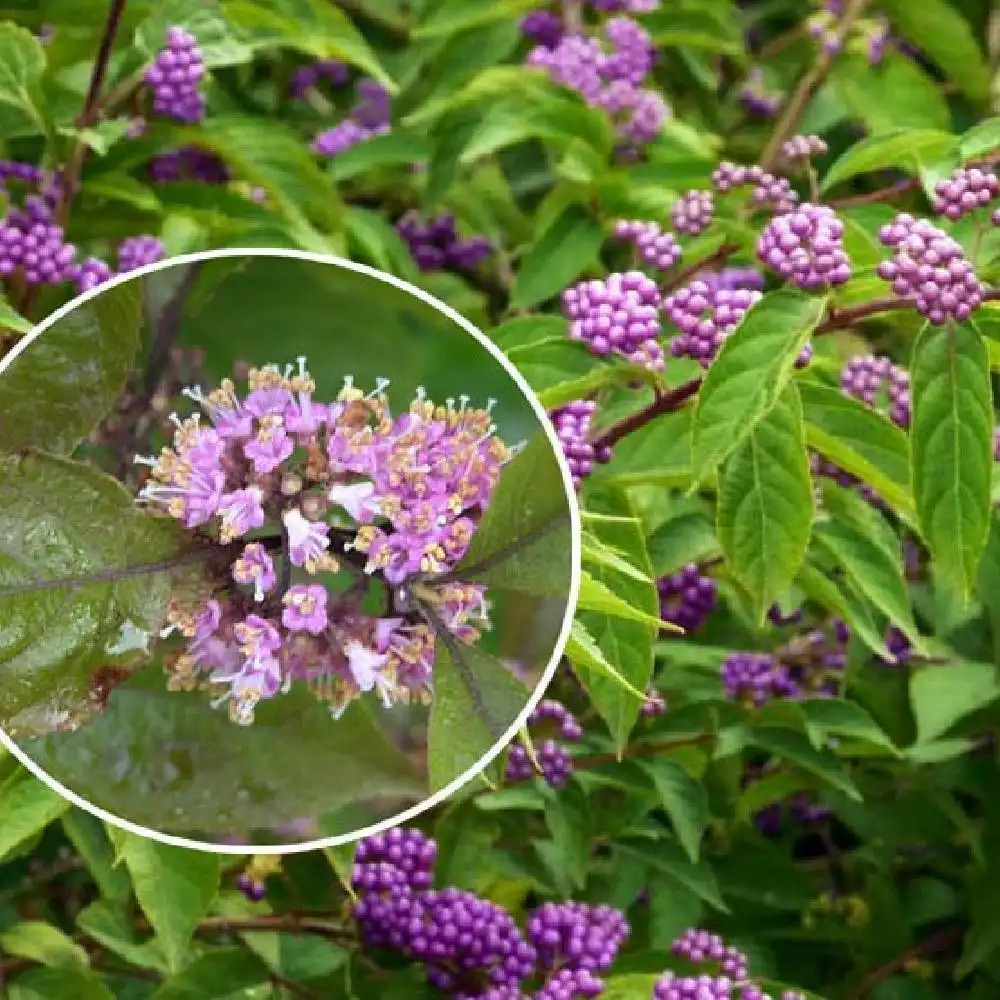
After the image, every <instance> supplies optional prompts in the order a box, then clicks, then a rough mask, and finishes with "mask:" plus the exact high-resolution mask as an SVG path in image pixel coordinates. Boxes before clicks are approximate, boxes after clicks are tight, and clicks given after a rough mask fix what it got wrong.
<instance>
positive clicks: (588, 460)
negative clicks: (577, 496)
mask: <svg viewBox="0 0 1000 1000" xmlns="http://www.w3.org/2000/svg"><path fill="white" fill-rule="evenodd" d="M596 411H597V403H595V402H594V401H593V400H592V399H579V400H576V401H575V402H572V403H567V404H566V405H565V406H561V407H559V408H558V409H556V410H553V411H552V412H551V413H550V414H549V419H550V420H551V421H552V426H553V427H554V428H555V431H556V436H557V437H558V438H559V444H560V446H561V447H562V451H563V454H564V455H565V456H566V462H567V464H568V465H569V471H570V473H571V475H572V476H573V485H574V486H576V488H577V489H579V488H580V484H581V483H582V482H583V480H584V479H586V478H587V476H589V475H590V473H591V472H592V471H593V469H594V463H595V462H602V463H603V462H610V461H611V448H610V447H608V446H607V445H603V446H601V447H600V448H596V447H594V445H593V444H591V442H590V441H589V440H588V438H589V436H590V421H591V420H592V418H593V416H594V413H595V412H596Z"/></svg>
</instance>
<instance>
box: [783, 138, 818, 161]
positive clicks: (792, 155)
mask: <svg viewBox="0 0 1000 1000" xmlns="http://www.w3.org/2000/svg"><path fill="white" fill-rule="evenodd" d="M826 152H827V145H826V143H825V142H824V141H823V140H822V139H821V138H820V137H819V136H818V135H793V136H792V137H791V138H790V139H786V140H785V141H784V142H783V143H782V144H781V156H782V158H783V159H784V160H786V161H787V162H789V163H796V162H802V163H807V162H808V161H809V160H811V159H812V158H813V157H814V156H824V155H825V154H826Z"/></svg>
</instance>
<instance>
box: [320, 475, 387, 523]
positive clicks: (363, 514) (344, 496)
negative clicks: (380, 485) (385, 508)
mask: <svg viewBox="0 0 1000 1000" xmlns="http://www.w3.org/2000/svg"><path fill="white" fill-rule="evenodd" d="M327 496H328V497H329V499H330V502H331V503H333V504H336V505H337V506H338V507H343V508H344V510H346V511H347V513H348V514H350V515H351V517H353V518H354V520H355V521H362V522H369V523H370V522H371V520H372V519H373V518H374V517H375V516H376V515H377V514H380V513H381V510H380V508H379V503H378V500H377V499H376V498H375V484H374V483H371V482H360V483H347V484H343V485H338V486H333V487H331V489H330V492H329V493H328V494H327Z"/></svg>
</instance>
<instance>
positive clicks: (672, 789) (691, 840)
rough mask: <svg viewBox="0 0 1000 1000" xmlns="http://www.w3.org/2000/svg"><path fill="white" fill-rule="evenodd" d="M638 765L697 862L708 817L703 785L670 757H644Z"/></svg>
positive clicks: (681, 843)
mask: <svg viewBox="0 0 1000 1000" xmlns="http://www.w3.org/2000/svg"><path fill="white" fill-rule="evenodd" d="M640 766H641V767H642V769H643V770H644V771H645V772H646V773H647V774H648V775H649V777H650V778H651V779H652V782H653V785H654V786H655V788H656V792H657V795H659V797H660V804H661V805H662V806H663V808H664V810H665V811H666V813H667V815H668V816H669V817H670V822H671V823H672V824H673V827H674V832H675V833H676V834H677V839H678V840H679V841H680V845H681V847H683V848H684V851H685V853H686V854H687V856H688V857H689V858H690V859H691V861H692V862H695V863H697V861H698V856H699V855H700V854H701V838H702V836H703V835H704V833H705V829H706V827H707V826H708V822H709V819H710V813H709V808H708V793H707V792H706V791H705V787H704V785H702V783H701V782H700V781H698V780H696V779H695V778H693V777H692V776H691V774H690V772H689V771H687V770H686V769H685V768H683V767H682V766H681V765H680V764H678V763H677V761H675V760H671V759H670V758H669V757H657V758H656V759H654V760H648V761H643V762H642V763H641V765H640Z"/></svg>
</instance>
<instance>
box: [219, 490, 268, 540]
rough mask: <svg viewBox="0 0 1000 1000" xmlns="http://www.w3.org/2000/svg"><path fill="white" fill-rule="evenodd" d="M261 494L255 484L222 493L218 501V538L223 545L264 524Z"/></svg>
mask: <svg viewBox="0 0 1000 1000" xmlns="http://www.w3.org/2000/svg"><path fill="white" fill-rule="evenodd" d="M262 496H263V494H262V493H261V491H260V490H259V489H258V488H257V487H256V486H248V487H247V488H246V489H243V490H233V492H232V493H226V494H224V495H223V497H222V500H221V501H220V503H219V514H221V515H222V528H221V530H220V532H219V539H220V541H221V542H222V544H223V545H225V544H227V543H228V542H231V541H232V540H233V539H234V538H239V537H240V536H241V535H245V534H246V533H247V532H248V531H251V530H252V529H254V528H260V527H262V526H263V524H264V508H263V507H262V506H261V498H262Z"/></svg>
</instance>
